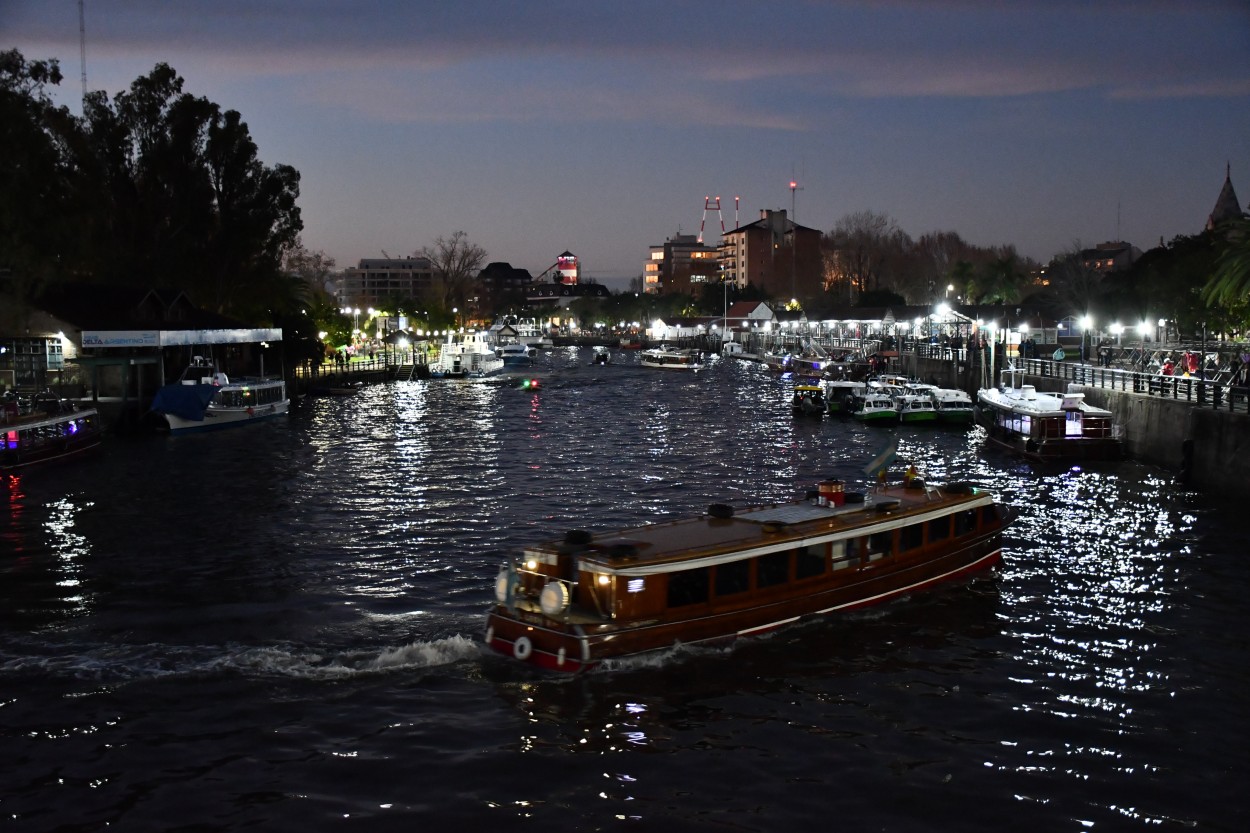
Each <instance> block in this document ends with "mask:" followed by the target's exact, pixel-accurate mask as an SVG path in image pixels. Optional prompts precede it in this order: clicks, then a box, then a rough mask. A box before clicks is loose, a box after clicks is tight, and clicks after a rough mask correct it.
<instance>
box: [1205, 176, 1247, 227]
mask: <svg viewBox="0 0 1250 833" xmlns="http://www.w3.org/2000/svg"><path fill="white" fill-rule="evenodd" d="M1242 216H1244V214H1243V212H1242V210H1241V203H1239V202H1238V201H1237V192H1236V191H1234V190H1233V165H1232V163H1231V162H1228V163H1226V166H1225V169H1224V187H1223V188H1221V189H1220V196H1219V197H1218V198H1217V199H1216V200H1215V208H1213V209H1211V214H1210V215H1209V216H1208V217H1207V231H1210V230H1211V229H1213V228H1215V227H1216V226H1218V225H1219V224H1220V223H1223V222H1227V221H1228V220H1236V219H1238V218H1239V217H1242Z"/></svg>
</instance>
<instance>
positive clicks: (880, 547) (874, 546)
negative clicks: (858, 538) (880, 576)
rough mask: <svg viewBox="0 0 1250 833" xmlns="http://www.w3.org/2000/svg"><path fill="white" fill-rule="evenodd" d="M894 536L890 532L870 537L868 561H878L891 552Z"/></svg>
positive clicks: (875, 533)
mask: <svg viewBox="0 0 1250 833" xmlns="http://www.w3.org/2000/svg"><path fill="white" fill-rule="evenodd" d="M893 537H894V535H893V533H890V532H874V533H873V534H871V535H869V536H868V560H869V561H876V560H877V559H879V558H882V557H884V556H885V555H886V554H887V553H889V551H890V544H891V543H892V539H893Z"/></svg>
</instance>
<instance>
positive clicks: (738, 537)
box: [526, 484, 993, 576]
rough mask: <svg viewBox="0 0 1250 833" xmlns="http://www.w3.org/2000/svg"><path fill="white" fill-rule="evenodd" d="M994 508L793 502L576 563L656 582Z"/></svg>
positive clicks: (942, 497)
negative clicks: (663, 576) (679, 572)
mask: <svg viewBox="0 0 1250 833" xmlns="http://www.w3.org/2000/svg"><path fill="white" fill-rule="evenodd" d="M991 503H993V498H992V497H991V495H990V493H989V492H988V491H986V490H984V489H980V488H978V487H973V486H969V485H967V484H959V485H954V484H952V485H950V486H945V487H944V486H931V487H928V488H925V487H923V486H922V487H920V488H908V487H902V486H896V487H889V488H886V489H882V490H879V491H876V492H873V493H871V494H868V495H865V496H864V502H862V503H858V502H857V503H847V504H845V505H843V506H832V505H828V506H821V505H818V504H816V503H813V502H810V501H793V502H789V503H777V504H769V505H764V506H757V507H751V508H746V509H740V510H737V511H735V512H734V514H733V516H732V517H729V518H721V517H715V516H712V515H701V516H699V517H697V518H689V519H685V520H678V521H671V522H668V523H658V524H648V525H646V526H639V527H633V528H628V529H622V530H617V531H614V532H611V533H608V534H607V535H605V536H603V537H596V538H594V539H593V540H592V541H591V543H590V544H589V545H588V546H586V547H585V548H584V549H580V550H578V551H577V558H578V560H579V561H580V562H581V564H582V566H583V568H586V567H589V568H590V569H592V570H594V571H596V572H603V573H610V574H615V575H624V576H642V575H650V574H655V573H663V572H672V571H673V570H676V569H690V568H693V567H698V566H704V565H710V564H715V563H720V562H724V561H732V560H736V559H740V558H744V557H750V556H756V555H763V554H766V553H769V552H780V551H783V550H788V549H793V548H794V547H796V546H802V545H803V543H804V542H805V541H809V540H814V539H816V538H821V539H825V540H828V539H837V538H845V537H851V536H852V535H863V534H868V532H877V531H886V530H889V529H895V528H898V527H901V526H905V525H908V524H912V523H917V522H923V521H927V520H930V519H932V518H937V517H942V516H945V515H950V514H953V513H955V512H958V511H960V510H963V509H970V508H974V507H978V506H986V505H989V504H991ZM567 546H568V545H566V544H563V543H561V542H551V543H546V544H541V545H537V546H533V547H529V548H527V549H526V552H527V554H529V553H534V554H545V553H552V552H560V551H564V550H565V548H566V547H567Z"/></svg>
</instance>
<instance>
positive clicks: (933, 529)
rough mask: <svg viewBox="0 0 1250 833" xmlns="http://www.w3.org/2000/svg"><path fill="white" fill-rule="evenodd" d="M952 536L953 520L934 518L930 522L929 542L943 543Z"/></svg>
mask: <svg viewBox="0 0 1250 833" xmlns="http://www.w3.org/2000/svg"><path fill="white" fill-rule="evenodd" d="M950 534H951V519H950V517H949V516H947V517H944V518H934V519H933V520H931V521H929V542H930V543H932V542H933V541H942V540H945V539H946V538H949V537H950Z"/></svg>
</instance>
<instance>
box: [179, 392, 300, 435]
mask: <svg viewBox="0 0 1250 833" xmlns="http://www.w3.org/2000/svg"><path fill="white" fill-rule="evenodd" d="M290 409H291V403H290V401H289V400H283V401H281V402H273V403H270V404H267V405H257V406H255V407H252V408H213V407H210V408H208V409H207V410H206V411H205V412H204V419H202V420H198V421H197V420H193V419H186V418H184V417H180V416H177V415H175V414H165V415H164V416H165V422H166V423H168V425H169V430H170V433H173V434H193V433H198V432H202V431H219V430H222V429H225V428H241V427H243V426H246V425H255V424H257V423H260V422H265V421H266V420H270V419H275V418H277V417H281V416H286V415H287V413H288V412H289V411H290ZM249 411H250V413H249Z"/></svg>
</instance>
